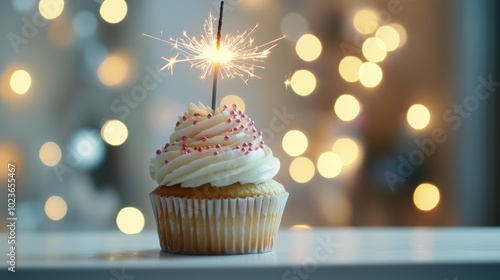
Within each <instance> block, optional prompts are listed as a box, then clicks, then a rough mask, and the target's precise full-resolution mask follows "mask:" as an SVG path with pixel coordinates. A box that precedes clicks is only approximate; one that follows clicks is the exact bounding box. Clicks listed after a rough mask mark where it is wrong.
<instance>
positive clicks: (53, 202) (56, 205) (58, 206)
mask: <svg viewBox="0 0 500 280" xmlns="http://www.w3.org/2000/svg"><path fill="white" fill-rule="evenodd" d="M67 211H68V206H67V205H66V201H64V199H62V198H61V197H60V196H56V195H55V196H51V197H49V199H47V201H46V202H45V214H46V215H47V217H49V219H51V220H53V221H59V220H61V219H62V218H64V216H66V212H67Z"/></svg>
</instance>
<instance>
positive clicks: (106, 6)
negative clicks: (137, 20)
mask: <svg viewBox="0 0 500 280" xmlns="http://www.w3.org/2000/svg"><path fill="white" fill-rule="evenodd" d="M127 11H128V7H127V3H126V2H125V0H105V1H104V2H103V3H102V4H101V8H100V9H99V14H101V17H102V19H104V20H105V21H106V22H108V23H111V24H115V23H119V22H121V21H122V20H123V19H124V18H125V16H126V15H127Z"/></svg>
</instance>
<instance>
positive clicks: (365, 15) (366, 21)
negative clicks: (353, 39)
mask: <svg viewBox="0 0 500 280" xmlns="http://www.w3.org/2000/svg"><path fill="white" fill-rule="evenodd" d="M352 22H353V24H354V28H356V30H358V32H359V33H361V34H371V33H373V32H375V30H376V29H377V27H378V21H377V16H376V15H375V13H374V12H373V11H370V10H360V11H358V12H357V13H356V14H355V15H354V19H353V21H352Z"/></svg>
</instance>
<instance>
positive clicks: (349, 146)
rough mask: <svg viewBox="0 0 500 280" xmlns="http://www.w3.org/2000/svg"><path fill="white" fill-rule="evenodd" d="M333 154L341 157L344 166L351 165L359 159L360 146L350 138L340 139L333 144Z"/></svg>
mask: <svg viewBox="0 0 500 280" xmlns="http://www.w3.org/2000/svg"><path fill="white" fill-rule="evenodd" d="M332 152H334V153H336V154H337V155H338V156H339V157H340V160H341V161H342V165H343V166H346V165H350V164H352V163H354V162H355V161H356V159H357V158H358V155H359V145H358V143H356V141H354V140H352V139H350V138H340V139H338V140H337V141H335V143H334V144H333V147H332Z"/></svg>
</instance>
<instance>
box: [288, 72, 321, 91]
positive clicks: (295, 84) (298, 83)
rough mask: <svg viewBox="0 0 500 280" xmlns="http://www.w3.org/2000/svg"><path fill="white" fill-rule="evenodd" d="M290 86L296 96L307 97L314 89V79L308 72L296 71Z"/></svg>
mask: <svg viewBox="0 0 500 280" xmlns="http://www.w3.org/2000/svg"><path fill="white" fill-rule="evenodd" d="M290 84H291V86H292V90H293V91H294V92H295V93H296V94H298V95H300V96H307V95H309V94H311V93H312V92H313V91H314V89H315V88H316V77H315V76H314V74H313V73H311V72H310V71H308V70H298V71H296V72H295V73H294V74H293V76H292V78H291V80H290Z"/></svg>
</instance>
